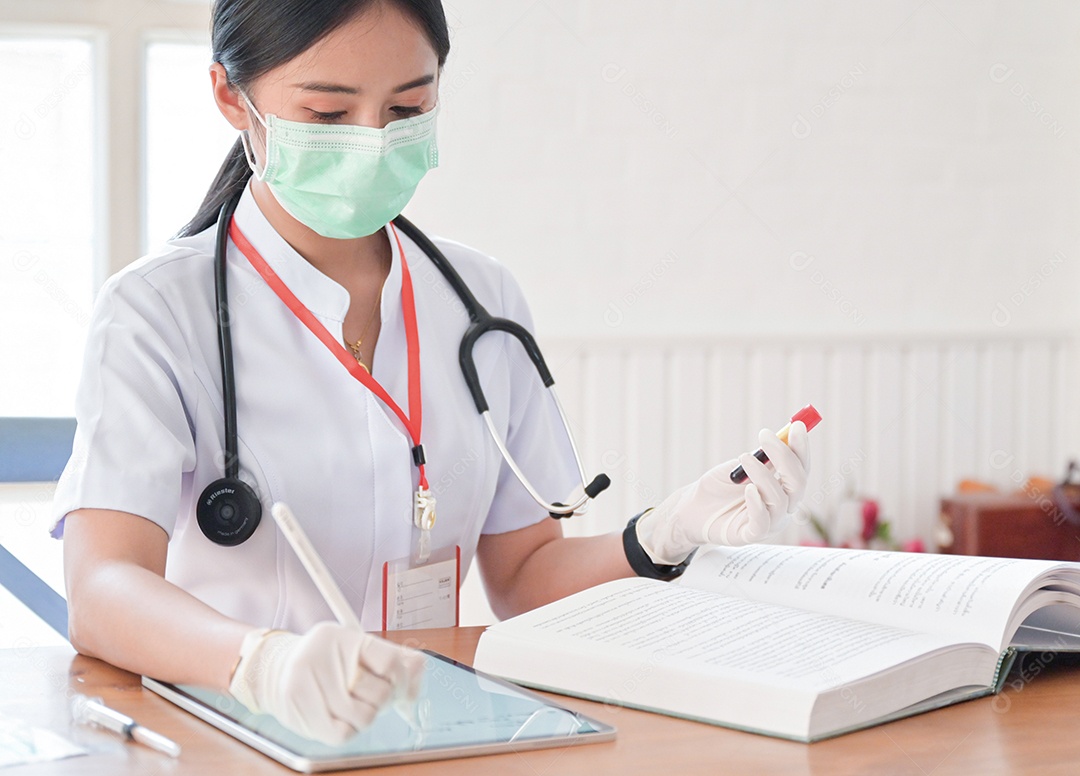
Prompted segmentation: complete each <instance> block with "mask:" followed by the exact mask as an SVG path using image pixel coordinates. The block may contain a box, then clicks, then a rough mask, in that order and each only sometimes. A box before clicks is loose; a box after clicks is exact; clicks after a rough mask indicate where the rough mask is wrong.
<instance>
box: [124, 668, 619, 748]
mask: <svg viewBox="0 0 1080 776" xmlns="http://www.w3.org/2000/svg"><path fill="white" fill-rule="evenodd" d="M425 654H426V656H427V665H426V668H425V676H424V682H423V688H422V690H421V694H420V698H419V700H418V701H417V703H416V704H415V705H413V706H411V707H410V709H409V710H408V711H407V712H405V713H403V712H402V711H399V710H398V709H397V708H394V707H392V706H387V707H386V708H384V709H383V710H382V711H381V712H380V713H379V715H378V716H377V717H376V718H375V721H374V722H373V723H372V725H371V726H370V727H369V728H367V729H366V730H364V731H361V732H360V733H358V734H357V735H356V736H354V737H353V738H351V739H349V740H348V741H346V742H345V743H344V744H342V745H340V746H328V745H326V744H322V743H319V742H318V741H313V740H311V739H307V738H304V737H303V736H300V735H298V734H296V733H293V732H291V731H289V730H287V729H285V728H284V727H282V726H281V725H280V724H279V723H278V722H277V721H276V720H275V719H274V718H273V717H270V716H268V715H262V714H252V713H250V712H249V711H248V710H247V709H246V708H244V707H243V706H241V705H240V704H239V703H238V702H237V701H235V700H233V699H232V698H231V697H230V696H228V695H224V694H221V693H218V692H214V691H212V690H205V689H202V688H198V687H191V686H188V685H168V684H163V683H158V682H153V680H150V681H149V682H144V683H146V684H147V686H148V687H150V689H153V690H155V691H157V692H160V693H161V694H163V695H165V697H167V698H169V700H172V701H174V702H176V703H178V704H179V705H181V706H182V707H184V708H186V709H187V710H188V711H192V712H193V713H196V714H197V716H200V717H202V718H203V719H206V720H207V721H208V722H211V724H215V725H216V726H218V727H221V728H222V729H223V730H226V731H227V732H230V733H233V734H234V735H235V734H236V731H233V730H230V729H229V726H222V725H220V724H218V721H217V720H214V719H213V718H212V715H211V717H208V716H206V715H205V714H200V713H199V709H196V708H192V705H193V704H192V703H191V702H192V701H193V702H194V703H195V704H196V705H199V706H202V707H203V710H206V709H209V710H212V711H214V712H216V714H217V715H220V716H221V717H224V718H226V719H227V720H231V721H232V722H233V723H235V724H236V725H238V726H240V727H242V728H244V729H245V730H247V731H250V732H251V733H253V734H255V736H256V737H258V738H261V739H264V740H265V741H269V742H272V743H273V744H276V745H277V746H278V747H281V748H282V749H285V750H288V751H289V752H291V753H293V754H294V755H297V756H299V757H301V758H303V759H305V760H310V761H316V762H318V761H334V762H335V763H339V764H349V765H360V764H364V763H363V761H364V759H366V758H369V757H376V758H377V759H378V760H380V761H386V760H385V759H384V758H385V756H386V755H395V754H401V755H405V754H413V755H415V754H416V753H420V752H425V751H431V752H435V751H440V750H448V749H449V750H453V749H462V748H466V749H468V748H475V747H482V748H485V749H486V748H488V746H489V745H493V744H496V745H497V744H504V745H507V749H509V750H512V749H515V748H517V749H527V748H535V747H536V743H537V740H538V739H548V740H553V741H558V742H561V743H562V744H563V745H566V744H569V743H575V741H573V739H578V738H580V739H590V738H592V739H596V740H610V739H611V738H613V737H614V732H615V731H614V728H612V727H611V726H609V725H605V724H603V723H600V722H596V721H595V720H592V719H589V718H588V717H585V716H583V715H581V714H578V713H577V712H574V711H571V710H569V709H565V708H562V707H561V706H558V705H557V704H555V703H552V702H551V701H549V700H547V699H546V698H543V697H541V696H539V695H536V694H534V693H532V692H530V691H528V690H524V689H521V688H519V687H516V686H514V685H512V684H509V683H507V682H504V681H502V680H500V679H495V678H492V677H488V676H486V675H483V674H477V673H476V672H475V671H474V670H473V669H472V668H469V667H468V666H466V665H463V664H461V663H458V662H456V661H453V660H451V659H449V658H446V657H443V656H442V655H437V654H434V653H431V652H425ZM154 685H158V686H157V687H155V686H154ZM162 687H163V688H165V689H171V690H173V691H175V693H176V694H177V695H179V696H180V697H179V698H177V697H171V696H172V693H164V692H161V689H159V688H162ZM185 699H186V700H187V701H188V702H187V703H184V702H182V701H183V700H185ZM238 737H240V738H241V740H246V739H247V737H246V736H238ZM568 739H569V740H568ZM584 742H585V741H584V740H582V741H581V743H584ZM247 743H252V741H250V740H248V741H247ZM530 743H531V745H530ZM256 748H259V749H260V750H262V751H265V752H266V753H267V754H270V755H271V756H276V755H275V753H274V752H271V751H267V750H266V749H265V748H263V747H259V746H256ZM443 756H453V755H452V753H446V754H444V755H443ZM407 759H409V760H415V759H429V758H422V757H415V756H413V757H408V758H407ZM282 761H283V762H284V760H282ZM286 764H290V763H288V762H286Z"/></svg>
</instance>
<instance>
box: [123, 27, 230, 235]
mask: <svg viewBox="0 0 1080 776" xmlns="http://www.w3.org/2000/svg"><path fill="white" fill-rule="evenodd" d="M209 66H210V47H209V46H208V45H206V44H198V43H190V42H177V41H167V40H158V41H151V42H150V43H149V44H148V45H147V47H146V112H145V115H146V167H147V174H146V196H145V197H144V198H143V201H144V202H145V203H146V225H147V228H146V243H145V244H144V245H143V249H144V250H149V249H150V247H151V246H154V245H158V244H160V243H161V242H162V241H163V240H166V239H168V238H169V237H171V236H172V235H174V234H175V233H176V232H177V230H179V229H180V227H182V226H183V225H184V224H186V223H187V222H188V221H189V220H190V219H191V217H192V216H193V215H195V211H196V210H197V209H198V207H199V205H200V204H201V203H202V200H203V197H204V196H206V192H207V190H208V189H209V188H210V184H211V183H212V182H213V180H214V176H215V175H217V172H218V168H220V167H221V163H222V162H223V161H225V156H226V155H227V154H228V152H229V149H230V148H231V147H232V145H233V143H234V142H235V141H236V137H237V132H236V130H235V129H233V128H232V125H230V124H229V122H228V121H226V120H225V118H224V117H223V116H222V115H221V112H220V111H219V110H218V108H217V105H216V104H215V103H214V99H213V96H212V95H211V93H210V76H209V74H208V72H207V70H208V68H209Z"/></svg>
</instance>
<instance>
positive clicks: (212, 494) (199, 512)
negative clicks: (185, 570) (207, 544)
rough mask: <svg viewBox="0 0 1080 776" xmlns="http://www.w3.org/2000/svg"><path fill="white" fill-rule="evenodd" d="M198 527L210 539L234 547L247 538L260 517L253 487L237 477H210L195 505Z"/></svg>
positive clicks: (253, 531) (260, 505)
mask: <svg viewBox="0 0 1080 776" xmlns="http://www.w3.org/2000/svg"><path fill="white" fill-rule="evenodd" d="M195 516H196V518H197V519H198V521H199V528H200V529H202V532H203V534H204V535H205V536H206V538H208V539H209V540H210V541H212V542H214V543H215V544H220V545H223V546H225V547H235V546H236V545H238V544H242V543H243V542H245V541H247V540H248V539H249V538H250V537H251V535H252V534H253V533H255V529H256V528H258V527H259V520H260V519H261V518H262V502H260V501H259V497H258V496H257V495H256V494H255V490H254V489H253V488H252V487H251V486H250V485H248V484H247V483H246V482H244V481H243V480H241V479H239V478H237V477H224V478H222V479H220V480H214V481H213V482H211V483H210V484H209V485H207V486H206V489H205V490H203V492H202V495H201V496H199V504H198V506H197V507H196V508H195Z"/></svg>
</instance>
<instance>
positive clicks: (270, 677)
mask: <svg viewBox="0 0 1080 776" xmlns="http://www.w3.org/2000/svg"><path fill="white" fill-rule="evenodd" d="M424 664H425V657H424V655H423V654H422V653H421V652H418V651H416V650H414V649H409V648H407V647H402V646H399V645H397V644H394V643H392V642H389V641H385V640H383V639H380V638H378V637H375V636H371V635H369V634H367V633H365V632H363V631H361V630H358V629H356V628H353V627H347V626H344V625H338V624H337V623H332V622H322V623H319V624H318V625H316V626H314V627H313V628H311V630H309V631H308V632H307V633H305V634H303V635H298V634H295V633H289V632H286V631H272V630H267V629H266V628H257V629H255V630H252V631H250V632H249V633H248V634H247V635H246V636H245V637H244V641H243V644H242V646H241V648H240V662H239V663H238V664H237V666H236V670H235V671H234V672H233V676H232V680H231V681H230V683H229V692H230V693H232V695H233V697H235V698H236V699H237V700H238V701H240V703H242V704H243V705H244V706H246V707H247V708H248V709H250V710H251V711H253V712H256V713H260V714H270V715H272V716H274V717H275V718H276V719H277V720H278V722H280V723H281V724H282V725H284V726H285V727H287V728H289V729H290V730H292V731H294V732H296V733H299V734H300V735H302V736H305V737H307V738H314V739H317V740H319V741H322V742H323V743H326V744H331V745H334V744H340V743H342V742H344V741H346V740H347V739H349V738H351V737H352V736H353V735H355V734H356V733H357V732H358V731H360V730H363V729H364V728H366V727H367V726H368V725H370V724H371V722H372V720H374V719H375V715H376V714H377V713H378V712H379V710H380V709H381V708H382V707H383V706H384V705H386V703H387V702H388V701H390V700H391V699H392V698H394V697H395V695H396V694H398V693H402V694H404V695H405V697H406V699H407V700H410V701H412V700H415V699H416V697H417V695H418V694H419V691H420V681H421V679H422V676H423V672H424Z"/></svg>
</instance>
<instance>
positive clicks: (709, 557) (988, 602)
mask: <svg viewBox="0 0 1080 776" xmlns="http://www.w3.org/2000/svg"><path fill="white" fill-rule="evenodd" d="M1060 565H1061V564H1059V563H1055V562H1054V561H1039V560H1018V559H1006V558H982V557H968V556H960V555H924V554H920V553H906V552H882V551H876V550H843V549H835V548H827V547H786V546H775V545H765V544H756V545H749V546H746V547H716V548H713V549H711V550H709V551H708V552H706V553H703V554H702V555H701V556H700V557H698V558H695V559H694V561H693V562H692V563H691V564H690V568H689V569H688V570H687V572H686V573H685V574H684V575H683V578H682V580H681V583H682V584H683V585H685V586H687V587H694V588H698V589H701V590H708V591H710V592H713V593H719V594H721V595H725V596H736V597H739V598H745V599H748V600H752V601H763V602H768V603H774V604H780V605H783V606H792V607H795V608H799V609H807V610H811V611H815V612H821V613H823V614H832V615H836V616H843V617H852V618H855V619H859V620H865V621H868V622H876V623H880V624H885V625H895V626H897V627H900V628H909V629H912V630H920V631H929V632H935V633H940V634H942V635H947V636H949V637H950V638H954V639H957V640H964V641H979V642H982V643H984V644H987V645H988V646H990V647H992V648H993V649H995V650H999V649H1002V648H1003V646H1004V645H1003V643H1002V642H1003V638H1004V637H1005V635H1006V634H1005V630H1006V628H1007V626H1008V621H1009V617H1010V614H1011V613H1012V611H1013V609H1014V607H1015V605H1016V604H1017V602H1018V601H1019V599H1020V598H1022V597H1023V596H1024V593H1025V589H1027V588H1028V587H1029V586H1031V585H1032V583H1033V582H1034V581H1035V580H1036V579H1037V578H1038V577H1040V576H1041V575H1043V574H1044V573H1046V572H1047V571H1049V570H1050V569H1053V568H1055V567H1057V566H1060Z"/></svg>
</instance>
